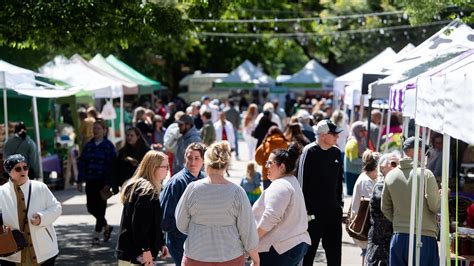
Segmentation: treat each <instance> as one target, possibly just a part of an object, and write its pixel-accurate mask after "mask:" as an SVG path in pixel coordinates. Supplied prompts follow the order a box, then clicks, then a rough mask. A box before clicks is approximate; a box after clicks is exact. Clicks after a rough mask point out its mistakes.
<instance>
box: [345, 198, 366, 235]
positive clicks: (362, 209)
mask: <svg viewBox="0 0 474 266" xmlns="http://www.w3.org/2000/svg"><path fill="white" fill-rule="evenodd" d="M369 203H370V199H369V198H366V197H361V199H360V205H359V210H358V211H357V214H356V215H355V217H351V209H352V203H351V206H349V212H348V215H347V221H346V231H347V233H348V234H349V236H350V237H352V238H354V239H357V240H361V241H367V240H368V236H369V228H370V206H369Z"/></svg>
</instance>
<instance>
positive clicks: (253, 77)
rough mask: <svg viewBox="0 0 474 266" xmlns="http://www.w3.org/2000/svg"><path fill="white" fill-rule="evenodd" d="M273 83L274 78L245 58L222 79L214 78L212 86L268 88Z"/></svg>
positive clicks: (219, 87)
mask: <svg viewBox="0 0 474 266" xmlns="http://www.w3.org/2000/svg"><path fill="white" fill-rule="evenodd" d="M274 84H275V80H274V79H273V78H271V77H270V76H268V75H267V74H265V73H263V71H262V70H260V69H259V68H258V67H256V66H255V65H254V64H252V62H250V61H249V60H245V61H244V62H243V63H242V64H241V65H239V66H238V67H237V68H236V69H234V70H233V71H232V72H230V73H229V75H228V76H227V77H225V78H222V79H216V80H215V81H214V83H213V87H214V88H217V89H257V88H269V87H270V86H273V85H274Z"/></svg>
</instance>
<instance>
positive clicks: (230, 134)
mask: <svg viewBox="0 0 474 266" xmlns="http://www.w3.org/2000/svg"><path fill="white" fill-rule="evenodd" d="M214 128H215V130H216V141H221V140H222V123H221V121H217V122H215V123H214ZM225 133H226V134H227V141H228V142H229V144H230V148H231V149H235V134H234V126H232V123H231V122H230V121H227V120H225Z"/></svg>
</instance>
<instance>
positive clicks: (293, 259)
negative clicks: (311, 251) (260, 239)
mask: <svg viewBox="0 0 474 266" xmlns="http://www.w3.org/2000/svg"><path fill="white" fill-rule="evenodd" d="M308 247H309V245H308V244H306V243H304V242H302V243H300V244H298V245H296V246H294V247H293V248H292V249H290V250H288V251H287V252H285V253H283V254H278V252H276V251H275V249H274V248H273V247H271V248H270V251H268V252H262V253H259V254H258V255H260V265H261V266H266V265H268V266H279V265H281V266H295V265H298V263H299V262H300V261H301V260H302V259H303V257H304V255H305V254H306V251H307V250H308Z"/></svg>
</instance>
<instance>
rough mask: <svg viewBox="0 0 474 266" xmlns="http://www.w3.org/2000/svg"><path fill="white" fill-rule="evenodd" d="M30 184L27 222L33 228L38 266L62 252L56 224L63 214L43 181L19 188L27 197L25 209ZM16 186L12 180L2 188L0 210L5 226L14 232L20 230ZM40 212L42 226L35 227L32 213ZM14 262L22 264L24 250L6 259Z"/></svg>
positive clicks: (5, 258)
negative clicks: (54, 223)
mask: <svg viewBox="0 0 474 266" xmlns="http://www.w3.org/2000/svg"><path fill="white" fill-rule="evenodd" d="M30 182H31V200H30V209H29V210H28V223H29V225H30V232H31V239H32V242H33V247H34V249H35V254H36V258H37V261H38V263H42V262H44V261H46V260H47V259H50V258H52V257H54V256H56V255H57V254H58V253H59V248H58V239H57V237H56V231H55V230H54V227H53V222H54V221H56V219H57V218H58V217H59V216H60V215H61V212H62V207H61V203H60V202H59V201H58V200H56V198H55V197H54V195H53V193H51V191H50V190H49V188H48V187H47V186H46V185H45V184H44V183H42V182H38V181H34V180H28V181H26V183H25V184H23V185H21V186H20V188H21V190H22V191H23V194H24V195H25V208H26V204H27V202H28V191H29V184H30ZM14 189H15V188H14V185H13V183H12V181H11V180H10V181H9V182H8V183H6V184H4V185H3V186H0V208H1V209H2V215H3V223H4V224H5V225H8V226H10V227H12V228H13V229H20V230H21V228H20V223H19V221H18V214H17V200H16V194H15V190H14ZM35 213H38V214H39V215H40V216H41V224H40V225H38V226H36V225H32V224H31V222H30V219H31V217H32V216H33V214H35ZM2 260H7V261H11V262H15V263H20V262H21V251H20V252H17V253H15V254H13V255H11V256H9V257H4V258H2Z"/></svg>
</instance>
